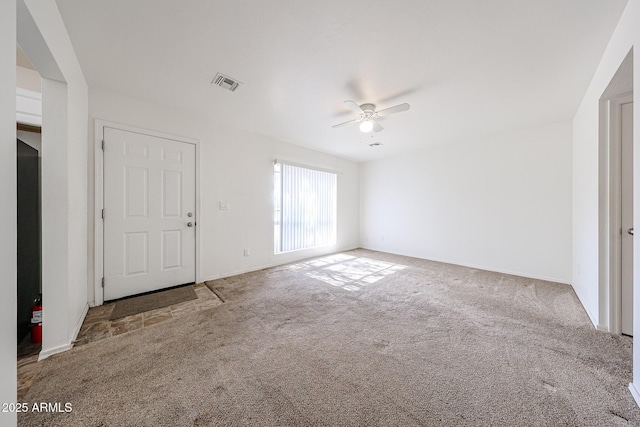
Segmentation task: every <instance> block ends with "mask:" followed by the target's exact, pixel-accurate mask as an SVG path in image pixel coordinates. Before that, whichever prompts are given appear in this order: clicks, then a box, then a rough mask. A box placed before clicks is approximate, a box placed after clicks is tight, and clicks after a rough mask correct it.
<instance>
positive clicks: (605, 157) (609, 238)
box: [600, 51, 634, 336]
mask: <svg viewBox="0 0 640 427" xmlns="http://www.w3.org/2000/svg"><path fill="white" fill-rule="evenodd" d="M632 91H633V51H630V52H629V53H628V54H627V56H626V58H625V59H624V61H623V62H622V64H621V65H620V67H619V68H618V71H617V72H616V74H615V75H614V77H613V78H612V80H611V82H610V83H609V85H608V86H607V88H606V89H605V91H604V93H603V94H602V97H601V98H600V141H601V144H600V159H601V161H600V170H601V172H600V206H601V209H600V212H602V213H603V215H602V220H601V245H600V246H601V255H602V256H601V258H600V259H601V263H602V264H601V267H602V268H601V276H600V279H601V289H602V294H601V295H602V296H603V298H602V300H601V301H602V302H601V304H600V313H601V319H602V322H603V323H604V322H608V325H601V326H602V327H603V329H606V330H608V331H609V332H611V333H613V334H624V335H630V336H633V275H634V271H633V244H634V242H633V233H634V229H633V228H634V224H633V204H634V201H633V92H632Z"/></svg>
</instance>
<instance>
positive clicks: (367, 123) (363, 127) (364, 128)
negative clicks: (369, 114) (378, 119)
mask: <svg viewBox="0 0 640 427" xmlns="http://www.w3.org/2000/svg"><path fill="white" fill-rule="evenodd" d="M372 130H373V122H372V121H371V120H363V121H362V122H360V131H361V132H363V133H368V132H371V131H372Z"/></svg>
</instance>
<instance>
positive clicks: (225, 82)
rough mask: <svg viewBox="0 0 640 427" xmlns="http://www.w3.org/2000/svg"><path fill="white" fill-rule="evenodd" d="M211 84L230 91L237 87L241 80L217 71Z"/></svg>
mask: <svg viewBox="0 0 640 427" xmlns="http://www.w3.org/2000/svg"><path fill="white" fill-rule="evenodd" d="M211 84H213V85H218V86H220V87H221V88H224V89H228V90H230V91H231V92H234V91H235V90H236V89H238V86H240V85H241V84H242V82H239V81H237V80H236V79H234V78H231V77H229V76H225V75H224V74H220V73H218V74H216V76H215V77H214V78H213V80H212V81H211Z"/></svg>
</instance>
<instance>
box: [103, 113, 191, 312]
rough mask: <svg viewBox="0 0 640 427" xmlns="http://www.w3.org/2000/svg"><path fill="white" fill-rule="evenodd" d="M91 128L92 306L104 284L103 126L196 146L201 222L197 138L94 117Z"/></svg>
mask: <svg viewBox="0 0 640 427" xmlns="http://www.w3.org/2000/svg"><path fill="white" fill-rule="evenodd" d="M94 126H95V128H94V129H95V130H94V150H95V158H94V161H95V171H94V172H95V174H94V188H95V200H94V230H95V231H94V278H93V280H94V292H95V294H94V295H95V296H94V303H95V305H96V306H98V305H102V304H104V288H103V287H102V282H103V281H102V279H103V277H104V222H103V220H102V209H103V208H104V153H103V151H102V140H103V138H104V128H105V127H110V128H114V129H119V130H123V131H128V132H135V133H141V134H144V135H149V136H155V137H158V138H165V139H172V140H174V141H178V142H184V143H187V144H194V145H195V147H196V166H195V167H196V170H195V171H194V173H195V174H196V177H195V178H196V221H197V222H198V223H201V218H200V141H199V140H197V139H194V138H187V137H182V136H175V135H170V134H167V133H163V132H156V131H152V130H148V129H141V128H137V127H134V126H129V125H123V124H121V123H114V122H109V121H106V120H101V119H96V120H95V124H94ZM201 229H202V227H199V226H198V227H196V230H195V232H196V252H195V257H196V259H195V270H196V271H195V278H196V283H199V282H200V281H201V275H200V230H201Z"/></svg>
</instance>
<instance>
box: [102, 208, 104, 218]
mask: <svg viewBox="0 0 640 427" xmlns="http://www.w3.org/2000/svg"><path fill="white" fill-rule="evenodd" d="M102 219H104V209H102Z"/></svg>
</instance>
